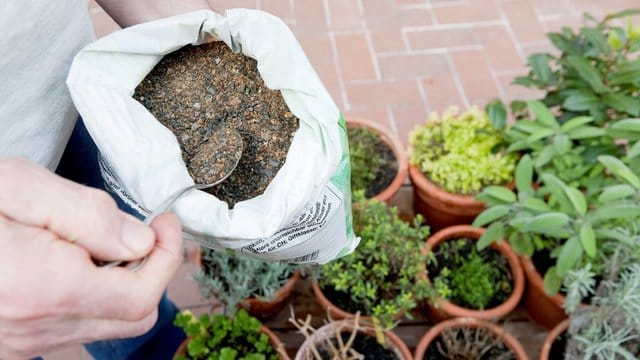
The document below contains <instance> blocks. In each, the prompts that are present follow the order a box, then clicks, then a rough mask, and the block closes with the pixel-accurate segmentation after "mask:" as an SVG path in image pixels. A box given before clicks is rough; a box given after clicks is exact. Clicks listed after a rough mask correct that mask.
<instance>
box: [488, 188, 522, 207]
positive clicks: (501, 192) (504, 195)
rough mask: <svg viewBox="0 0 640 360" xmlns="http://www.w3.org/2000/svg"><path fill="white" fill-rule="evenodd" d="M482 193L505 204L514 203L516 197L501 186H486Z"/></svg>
mask: <svg viewBox="0 0 640 360" xmlns="http://www.w3.org/2000/svg"><path fill="white" fill-rule="evenodd" d="M482 193H483V194H486V195H489V196H491V197H493V198H495V199H498V200H501V201H503V202H505V203H514V202H515V201H516V195H515V194H514V193H513V192H512V191H511V190H509V189H507V188H506V187H502V186H495V185H492V186H487V187H486V188H484V189H483V190H482Z"/></svg>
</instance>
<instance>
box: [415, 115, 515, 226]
mask: <svg viewBox="0 0 640 360" xmlns="http://www.w3.org/2000/svg"><path fill="white" fill-rule="evenodd" d="M492 119H496V120H498V121H494V122H493V123H492V121H490V117H489V115H488V114H487V113H486V112H484V111H481V110H480V109H478V108H477V107H473V108H471V109H469V110H467V111H465V112H464V113H462V114H460V113H459V112H458V110H457V109H456V108H450V109H448V110H447V111H445V112H444V113H443V114H442V116H441V117H438V115H437V114H436V113H433V114H432V115H431V118H430V119H429V120H428V121H427V122H425V123H424V124H422V125H419V126H417V127H416V128H415V129H414V130H413V131H412V132H411V134H410V138H409V143H410V151H409V152H410V166H409V175H410V177H411V181H412V183H413V186H414V209H415V211H416V213H419V214H422V215H424V217H425V218H426V220H427V223H428V224H429V225H430V226H431V227H432V228H433V229H434V230H439V229H442V228H444V227H447V226H451V225H456V224H470V223H471V222H472V221H473V219H474V218H475V217H476V216H477V215H478V214H479V213H480V212H482V210H483V209H484V204H483V203H482V202H481V201H478V200H476V199H475V198H474V195H475V194H476V193H477V192H479V191H480V190H482V189H483V188H484V187H486V186H489V185H502V184H506V183H509V182H510V181H511V180H512V177H513V169H514V167H515V162H516V155H514V154H504V152H502V151H499V149H500V148H501V146H502V145H503V144H504V138H503V129H504V127H505V117H500V116H494V117H492ZM496 149H498V151H497V150H496Z"/></svg>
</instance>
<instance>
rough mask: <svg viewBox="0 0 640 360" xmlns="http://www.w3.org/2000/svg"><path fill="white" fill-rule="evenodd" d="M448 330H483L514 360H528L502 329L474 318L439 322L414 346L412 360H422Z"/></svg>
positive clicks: (519, 347) (517, 342) (519, 345)
mask: <svg viewBox="0 0 640 360" xmlns="http://www.w3.org/2000/svg"><path fill="white" fill-rule="evenodd" d="M448 328H485V329H487V330H489V331H491V332H492V333H493V334H495V335H496V336H497V337H498V338H499V339H500V340H501V341H502V342H503V343H504V345H505V346H506V347H507V348H509V349H511V350H512V351H513V352H514V354H515V356H516V359H518V360H528V359H529V357H528V356H527V353H526V352H525V351H524V348H523V347H522V345H521V344H520V342H519V341H518V340H517V339H516V338H514V337H513V336H512V335H511V334H509V333H508V332H507V331H506V330H504V329H503V328H502V327H500V326H498V325H495V324H493V323H490V322H486V321H482V320H478V319H474V318H455V319H451V320H447V321H445V322H441V323H439V324H437V325H435V326H434V327H432V328H431V329H429V331H427V333H426V334H424V336H423V337H422V338H421V339H420V342H419V343H418V346H416V351H415V356H414V359H415V360H423V358H424V354H425V353H426V351H427V349H428V348H429V345H431V342H432V341H434V340H435V339H436V338H437V337H438V336H439V335H440V334H442V332H443V331H444V330H445V329H448Z"/></svg>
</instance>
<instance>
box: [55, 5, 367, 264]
mask: <svg viewBox="0 0 640 360" xmlns="http://www.w3.org/2000/svg"><path fill="white" fill-rule="evenodd" d="M210 41H224V42H225V43H226V44H227V45H228V46H229V47H231V48H232V49H233V50H234V51H236V52H241V53H242V54H244V55H246V56H249V57H252V58H254V59H256V60H257V63H258V70H259V72H260V75H261V76H262V79H263V80H264V82H265V84H266V86H267V87H269V88H271V89H277V90H280V91H281V93H282V95H283V97H284V100H285V102H286V103H287V105H288V107H289V109H290V110H291V112H292V113H293V114H294V115H295V116H297V117H298V118H299V119H300V128H299V129H298V131H297V132H296V134H295V136H294V138H293V141H292V143H291V147H290V149H289V152H288V154H287V158H286V161H285V163H284V165H283V167H282V168H281V169H280V171H278V173H277V174H276V176H275V178H274V179H273V181H272V182H271V183H270V184H269V186H268V187H267V189H266V190H265V192H264V193H263V194H262V195H259V196H257V197H255V198H253V199H250V200H246V201H242V202H239V203H237V204H236V205H235V207H234V208H233V209H232V210H230V209H229V208H228V206H227V204H226V203H225V202H222V201H220V200H219V199H217V198H216V197H214V196H213V195H210V194H208V193H205V192H202V191H192V192H191V193H189V194H188V195H185V196H184V197H182V198H181V199H180V200H178V202H177V203H176V204H175V205H174V207H173V210H174V211H175V212H176V213H177V215H178V216H179V218H180V219H181V221H182V224H183V227H184V230H185V238H187V239H192V240H196V241H198V242H200V243H201V244H202V245H204V246H206V247H210V248H214V249H233V250H235V251H236V252H238V253H239V254H240V255H243V254H244V255H245V256H252V257H258V258H262V259H270V260H281V261H290V262H298V263H303V262H314V263H326V262H328V261H330V260H332V259H334V258H336V257H339V256H342V255H345V254H348V253H350V252H351V251H352V250H353V249H354V248H355V246H356V245H357V243H358V239H357V238H356V237H355V235H354V234H353V229H352V224H351V194H350V180H349V154H348V145H347V138H346V126H345V124H344V119H342V117H341V115H340V112H339V110H338V108H337V107H336V105H335V103H334V102H333V100H332V99H331V97H330V96H329V94H328V92H327V91H326V89H325V88H324V86H323V85H322V82H321V81H320V79H319V78H318V76H317V75H316V73H315V71H314V70H313V68H312V67H311V65H310V64H309V61H308V60H307V58H306V56H305V55H304V52H303V51H302V49H301V47H300V45H299V44H298V42H297V41H296V39H295V37H294V36H293V34H292V33H291V31H290V30H289V29H288V28H287V26H286V25H285V24H284V23H283V22H282V21H281V20H280V19H279V18H277V17H274V16H272V15H270V14H268V13H265V12H261V11H256V10H246V9H234V10H229V11H227V12H226V13H225V16H222V15H220V14H217V13H214V12H212V11H206V10H203V11H197V12H193V13H188V14H184V15H180V16H175V17H171V18H166V19H162V20H158V21H154V22H149V23H144V24H140V25H137V26H134V27H131V28H127V29H124V30H121V31H118V32H115V33H113V34H111V35H109V36H106V37H104V38H102V39H100V40H98V41H96V42H94V43H92V44H89V45H88V46H87V47H85V48H84V49H83V50H82V51H81V52H80V53H78V54H77V56H76V58H75V59H74V62H73V65H72V67H71V70H70V72H69V76H68V78H67V85H68V86H69V90H70V93H71V97H72V98H73V101H74V103H75V105H76V107H77V109H78V111H79V112H80V114H81V115H82V118H83V120H84V122H85V124H86V126H87V129H88V130H89V133H90V134H91V137H92V138H93V139H94V141H95V142H96V144H97V146H98V148H99V150H100V154H101V159H100V162H101V165H102V173H103V177H104V179H105V182H106V184H107V185H108V187H109V188H110V189H111V190H112V191H113V192H114V193H116V194H118V195H119V196H120V197H121V198H122V199H124V200H125V201H127V202H128V203H129V204H131V205H132V206H134V207H135V208H137V209H138V210H139V211H141V212H142V213H148V212H149V211H151V210H153V209H154V208H155V207H156V206H158V205H159V204H160V203H161V202H162V201H163V200H164V199H166V198H167V197H169V196H170V195H171V194H172V193H174V192H176V191H177V190H179V189H181V188H184V187H186V186H189V185H191V184H193V180H192V179H191V177H190V176H189V174H188V173H187V169H186V167H185V164H184V162H183V160H182V158H181V152H180V148H179V145H178V142H177V140H176V138H175V136H174V135H173V134H172V133H171V132H170V131H169V130H168V129H167V128H165V127H164V126H163V125H162V124H160V123H159V122H158V121H157V120H156V119H155V118H154V117H153V115H152V114H151V113H150V112H149V111H147V110H146V109H145V108H144V106H143V105H142V104H140V103H139V102H137V101H136V100H134V99H133V97H132V95H133V93H134V90H135V88H136V86H137V85H138V84H139V83H140V82H141V81H142V79H144V77H145V76H146V75H147V74H148V73H149V72H150V71H151V70H152V69H153V67H154V66H155V65H156V64H157V63H158V62H159V61H160V59H161V58H162V57H163V56H164V55H165V54H168V53H170V52H173V51H175V50H178V49H179V48H181V47H183V46H185V45H187V44H192V45H197V44H202V43H206V42H210Z"/></svg>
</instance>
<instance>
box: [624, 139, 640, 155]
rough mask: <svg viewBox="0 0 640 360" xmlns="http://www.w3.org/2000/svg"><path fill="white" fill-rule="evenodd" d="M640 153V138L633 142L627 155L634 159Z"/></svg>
mask: <svg viewBox="0 0 640 360" xmlns="http://www.w3.org/2000/svg"><path fill="white" fill-rule="evenodd" d="M638 155H640V140H638V141H636V143H635V144H633V146H632V147H631V148H630V149H629V152H628V153H627V156H629V158H631V159H633V158H634V157H636V156H638Z"/></svg>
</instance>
